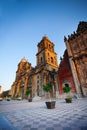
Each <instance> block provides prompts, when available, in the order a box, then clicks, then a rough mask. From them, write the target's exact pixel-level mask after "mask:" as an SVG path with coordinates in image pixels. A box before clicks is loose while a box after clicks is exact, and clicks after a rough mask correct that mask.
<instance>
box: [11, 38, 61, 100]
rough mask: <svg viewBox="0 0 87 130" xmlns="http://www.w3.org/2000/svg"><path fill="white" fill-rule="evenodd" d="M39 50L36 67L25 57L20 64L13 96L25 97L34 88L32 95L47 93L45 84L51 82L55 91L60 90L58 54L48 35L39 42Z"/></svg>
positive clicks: (12, 89) (13, 87) (13, 86)
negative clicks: (44, 87) (44, 88)
mask: <svg viewBox="0 0 87 130" xmlns="http://www.w3.org/2000/svg"><path fill="white" fill-rule="evenodd" d="M37 47H38V52H37V54H36V61H37V65H36V67H32V65H31V63H29V62H28V61H27V60H26V59H25V58H23V59H22V60H21V61H20V63H19V64H18V70H17V71H16V78H15V82H14V83H13V84H12V86H11V94H12V97H16V96H18V95H19V96H21V97H22V99H23V98H25V92H26V90H27V89H31V90H32V97H35V96H36V95H37V96H40V97H43V96H44V95H45V93H44V91H43V85H46V84H47V83H51V84H52V86H53V93H55V95H56V91H58V82H57V71H58V62H57V54H56V52H55V50H54V43H52V42H51V41H50V40H49V39H48V38H47V37H43V38H42V40H41V41H40V42H39V43H38V45H37Z"/></svg>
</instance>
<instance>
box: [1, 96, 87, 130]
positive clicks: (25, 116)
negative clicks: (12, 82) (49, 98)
mask: <svg viewBox="0 0 87 130" xmlns="http://www.w3.org/2000/svg"><path fill="white" fill-rule="evenodd" d="M0 130H87V98H80V99H73V102H72V103H69V104H67V103H65V101H64V100H57V101H56V108H55V109H47V108H46V105H45V101H37V102H28V101H27V100H22V101H16V100H12V101H0Z"/></svg>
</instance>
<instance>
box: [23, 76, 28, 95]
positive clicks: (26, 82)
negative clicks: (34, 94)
mask: <svg viewBox="0 0 87 130" xmlns="http://www.w3.org/2000/svg"><path fill="white" fill-rule="evenodd" d="M27 86H28V76H26V79H25V84H24V93H25V92H26V90H27Z"/></svg>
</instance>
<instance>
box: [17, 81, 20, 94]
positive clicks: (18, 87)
mask: <svg viewBox="0 0 87 130" xmlns="http://www.w3.org/2000/svg"><path fill="white" fill-rule="evenodd" d="M20 85H21V80H19V81H18V86H17V95H19V94H20Z"/></svg>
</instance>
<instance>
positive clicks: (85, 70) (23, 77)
mask: <svg viewBox="0 0 87 130" xmlns="http://www.w3.org/2000/svg"><path fill="white" fill-rule="evenodd" d="M64 42H65V44H66V50H65V52H64V55H63V58H61V61H60V64H59V65H58V61H57V54H56V52H55V49H54V46H55V44H54V43H53V42H51V41H50V40H49V39H48V37H46V36H44V37H43V38H42V40H41V41H40V42H39V43H38V45H37V48H38V51H37V54H36V61H37V63H36V66H35V67H32V64H31V63H29V62H28V61H27V60H26V59H25V58H23V59H21V61H20V63H19V64H18V69H17V71H16V77H15V81H14V82H13V84H12V86H11V95H12V97H13V98H15V97H17V96H20V97H22V99H24V98H25V93H26V90H28V89H31V90H32V95H31V96H32V98H34V97H35V96H36V95H37V96H39V97H44V96H45V93H44V91H43V85H46V84H47V83H51V84H52V86H53V93H52V94H53V95H55V98H60V97H63V94H64V92H63V87H64V85H65V84H67V85H69V86H70V87H71V93H72V94H73V95H75V96H77V97H83V96H87V22H80V23H79V25H78V28H77V31H76V32H74V33H73V34H71V35H70V36H68V38H66V37H64Z"/></svg>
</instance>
